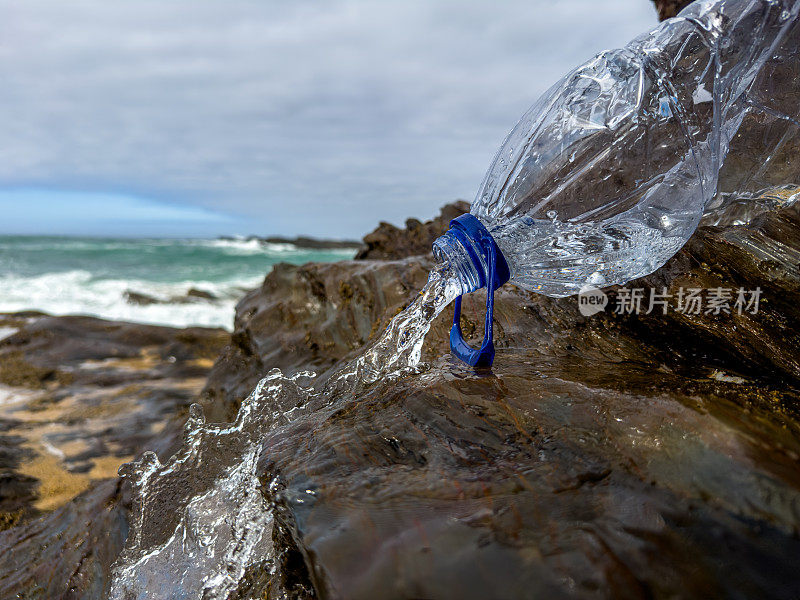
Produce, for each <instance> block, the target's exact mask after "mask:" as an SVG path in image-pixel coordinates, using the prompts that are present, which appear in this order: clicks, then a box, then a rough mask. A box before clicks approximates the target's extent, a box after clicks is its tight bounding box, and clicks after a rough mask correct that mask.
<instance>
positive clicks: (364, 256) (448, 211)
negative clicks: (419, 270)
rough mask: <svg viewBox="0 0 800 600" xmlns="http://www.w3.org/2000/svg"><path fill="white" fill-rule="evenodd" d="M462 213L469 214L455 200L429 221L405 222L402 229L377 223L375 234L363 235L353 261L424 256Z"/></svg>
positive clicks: (413, 220) (460, 203) (466, 208)
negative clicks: (362, 243) (360, 245)
mask: <svg viewBox="0 0 800 600" xmlns="http://www.w3.org/2000/svg"><path fill="white" fill-rule="evenodd" d="M465 212H469V203H467V202H464V201H463V200H459V201H457V202H453V203H451V204H446V205H445V206H443V207H442V210H441V212H440V213H439V216H438V217H436V218H434V219H431V220H430V221H426V222H424V223H423V222H421V221H419V220H417V219H408V220H407V221H406V227H405V229H399V228H398V227H395V226H394V225H392V224H391V223H384V222H381V224H380V225H378V228H377V229H376V230H375V231H373V232H372V233H369V234H367V235H365V236H364V248H362V249H361V250H360V251H359V252H358V253H357V254H356V259H357V260H395V259H398V258H406V257H407V256H416V255H420V254H428V253H430V251H431V244H432V243H433V241H434V240H435V239H436V238H437V237H439V236H440V235H442V234H443V233H444V232H445V231H447V229H448V228H449V225H450V221H451V220H453V219H455V218H456V217H458V216H459V215H462V214H464V213H465Z"/></svg>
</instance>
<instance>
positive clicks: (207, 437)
mask: <svg viewBox="0 0 800 600" xmlns="http://www.w3.org/2000/svg"><path fill="white" fill-rule="evenodd" d="M459 291H460V287H459V285H458V283H457V282H456V281H455V280H454V279H453V278H452V277H450V276H449V273H448V271H447V270H446V269H445V268H444V267H438V268H436V269H434V270H433V271H432V272H431V274H430V277H429V279H428V282H427V284H426V285H425V287H424V288H423V290H422V291H421V292H420V294H419V296H418V297H417V298H416V299H415V300H414V302H412V303H411V305H409V306H408V308H406V309H405V310H404V311H403V312H401V313H400V314H399V315H397V316H396V317H395V318H394V319H392V321H391V323H390V324H389V326H388V327H387V329H386V331H385V332H384V333H383V335H382V336H381V337H380V338H379V339H378V340H377V341H376V342H375V343H374V344H372V345H371V346H370V347H369V348H368V349H367V350H366V351H365V352H364V353H363V354H361V355H360V356H358V357H357V358H355V359H354V360H352V361H350V362H349V363H347V364H346V365H345V366H343V367H342V368H340V369H339V370H338V371H337V372H336V373H334V374H333V375H332V376H331V378H330V379H329V380H328V382H327V384H325V385H324V386H318V387H315V383H316V381H315V379H314V374H313V373H310V372H301V373H297V374H296V375H294V376H293V377H286V376H285V375H284V374H283V373H282V372H281V371H280V370H279V369H273V370H272V371H270V372H269V374H268V375H267V376H266V377H265V378H264V379H262V380H261V381H260V382H259V384H258V385H257V386H256V388H255V390H254V391H253V392H252V393H251V394H250V396H249V397H248V398H247V399H246V400H245V401H244V402H243V403H242V406H241V408H240V410H239V414H238V415H237V418H236V421H235V422H233V423H230V424H207V423H205V419H204V418H203V414H202V409H201V408H200V407H199V406H198V405H193V406H192V408H191V411H190V417H189V419H188V421H187V423H186V426H185V430H184V441H183V445H182V447H181V448H180V450H179V451H178V452H176V454H175V455H174V456H173V457H172V458H170V459H169V460H168V461H167V462H166V463H164V464H161V463H160V462H159V460H158V457H157V456H156V455H155V454H154V453H152V452H146V453H144V454H143V455H142V457H141V458H140V459H139V460H138V461H136V462H133V463H129V464H127V465H124V466H123V467H122V468H121V469H120V475H122V476H124V477H126V478H127V479H128V480H130V482H131V486H132V488H133V496H134V500H133V508H132V516H131V531H130V534H129V536H128V539H127V541H126V545H125V548H124V550H123V552H122V553H121V554H120V556H119V558H118V559H117V561H116V563H115V565H114V569H113V580H112V586H111V593H110V597H111V598H113V599H117V600H131V599H134V598H137V599H138V598H141V599H144V598H187V599H188V598H204V599H208V600H213V599H216V598H226V597H228V596H229V595H230V594H231V593H233V592H235V590H236V589H237V588H238V586H239V584H240V582H241V580H242V578H243V577H244V575H245V573H246V572H247V570H248V569H251V568H254V567H256V566H257V567H258V568H260V569H267V570H268V571H269V572H270V573H274V572H275V570H276V569H277V568H278V567H277V565H276V562H275V555H274V551H273V547H272V526H273V518H272V512H271V509H270V507H269V505H268V503H267V502H266V501H265V499H264V497H263V495H262V493H261V490H260V489H259V486H260V484H259V481H258V476H257V472H256V467H257V464H258V460H259V457H260V453H261V447H262V446H261V444H260V443H259V441H260V440H261V439H263V437H264V435H265V434H266V433H267V432H268V431H270V430H271V429H273V428H275V427H278V426H280V425H284V424H286V423H288V422H290V421H292V420H293V419H295V418H296V417H297V416H299V415H300V414H303V413H307V412H309V411H310V410H312V408H311V404H312V402H311V401H312V400H313V401H314V402H313V407H314V408H315V409H319V407H320V405H322V406H330V405H333V404H337V403H341V402H344V401H346V400H347V399H349V398H352V397H353V396H354V395H356V394H357V393H359V392H361V391H363V390H365V389H366V388H368V387H369V386H370V385H372V384H373V383H375V382H376V381H378V380H386V379H391V378H395V377H400V376H402V375H404V374H406V373H408V372H409V371H411V370H414V369H417V368H418V367H419V361H420V354H421V350H422V344H423V341H424V339H425V335H426V334H427V333H428V331H429V329H430V326H431V323H432V321H433V319H434V318H435V317H436V315H438V314H439V313H440V312H441V311H442V310H443V309H444V307H445V306H447V305H448V304H449V303H450V302H451V301H452V300H453V299H454V298H455V296H456V295H458V293H459ZM303 380H310V381H311V385H309V386H302V385H300V383H299V382H300V381H303ZM272 593H273V594H274V595H272V596H270V597H276V598H278V597H281V592H280V590H275V589H273V590H272Z"/></svg>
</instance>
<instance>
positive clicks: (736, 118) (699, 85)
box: [434, 0, 800, 337]
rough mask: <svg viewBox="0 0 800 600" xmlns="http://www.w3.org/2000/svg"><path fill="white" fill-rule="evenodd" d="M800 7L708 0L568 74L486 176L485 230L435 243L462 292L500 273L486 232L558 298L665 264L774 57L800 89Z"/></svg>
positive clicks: (757, 99) (480, 225) (481, 210)
mask: <svg viewBox="0 0 800 600" xmlns="http://www.w3.org/2000/svg"><path fill="white" fill-rule="evenodd" d="M798 12H800V0H698V1H696V2H694V3H693V4H691V5H690V6H689V7H687V8H686V9H685V10H684V11H683V12H681V14H680V15H679V16H678V17H676V18H673V19H670V20H667V21H665V22H664V23H662V24H661V25H660V26H659V27H657V28H656V29H654V30H653V31H652V32H650V33H647V34H645V35H642V36H640V37H638V38H636V39H635V40H633V41H632V42H631V43H629V44H628V45H627V46H625V47H624V48H622V49H618V50H610V51H606V52H602V53H600V54H599V55H597V56H596V57H595V58H593V59H592V60H590V61H588V62H587V63H585V64H584V65H582V66H580V67H578V68H577V69H575V70H573V71H572V72H570V73H569V74H568V75H566V76H565V77H564V78H563V79H561V81H559V82H558V83H556V84H555V85H554V86H553V87H552V88H550V90H549V91H548V92H546V93H545V94H544V95H543V96H542V97H541V98H540V99H539V100H538V101H537V102H536V103H535V104H534V105H533V106H532V107H531V108H530V110H528V112H527V113H526V114H525V115H524V116H523V117H522V119H521V120H520V121H519V123H517V125H516V126H515V127H514V129H513V130H512V131H511V133H510V134H509V136H508V138H507V139H506V140H505V143H504V144H503V145H502V147H501V148H500V150H499V151H498V153H497V155H496V157H495V159H494V162H493V164H492V166H491V167H490V169H489V171H488V173H487V174H486V177H485V179H484V181H483V184H482V185H481V188H480V191H479V192H478V195H477V198H476V199H475V201H474V202H473V204H472V208H471V215H472V217H474V218H476V219H477V221H475V220H474V219H473V220H472V222H471V224H470V227H469V228H468V229H470V231H472V232H473V233H474V232H476V231H477V232H478V233H477V234H476V235H472V234H470V233H469V232H467V233H466V234H463V232H462V235H454V233H457V232H456V231H455V229H453V230H451V231H450V232H448V233H446V234H445V235H444V236H442V237H441V238H439V239H438V240H437V241H436V242H435V243H434V254H435V255H436V256H437V258H439V259H440V260H441V261H443V262H448V263H449V264H450V266H451V269H452V271H453V272H454V273H456V274H457V277H458V279H459V280H460V282H461V287H462V292H463V293H468V292H471V291H474V290H475V289H478V288H480V287H482V286H483V285H486V284H487V281H488V279H489V278H488V273H489V264H488V262H489V254H488V253H487V251H486V239H489V238H486V239H483V238H485V236H484V235H483V234H482V233H481V232H488V234H490V236H491V239H490V240H489V241H490V242H491V243H492V244H496V246H495V248H496V249H499V253H500V255H501V258H500V260H502V259H505V265H504V266H507V269H508V271H509V273H508V277H509V278H510V280H511V281H512V282H513V283H515V284H517V285H519V286H521V287H523V288H526V289H528V290H531V291H534V292H538V293H542V294H546V295H548V296H555V297H560V296H568V295H571V294H576V293H578V292H579V291H580V290H581V289H582V288H584V287H585V286H587V285H593V286H596V287H602V286H606V285H613V284H620V283H625V282H627V281H630V280H632V279H634V278H636V277H640V276H642V275H646V274H648V273H651V272H652V271H654V270H656V269H657V268H658V267H660V266H661V265H663V264H664V263H665V262H666V261H667V260H668V259H669V258H670V257H671V256H673V255H674V254H675V253H676V252H677V251H678V250H679V249H680V248H681V246H683V245H684V244H685V243H686V241H687V240H688V239H689V237H690V236H691V235H692V233H693V232H694V231H695V229H696V228H697V226H698V224H699V222H700V220H701V218H702V217H703V215H704V213H705V212H707V211H709V210H711V209H712V208H713V209H714V210H718V208H719V206H718V196H717V188H718V178H719V173H720V169H721V167H722V165H723V162H724V161H725V159H726V156H727V154H728V150H729V146H730V142H731V140H732V138H733V137H734V135H735V134H736V132H737V130H738V129H739V127H740V125H741V123H742V121H743V119H744V118H745V116H746V115H748V114H750V113H752V112H753V110H754V108H758V109H760V110H762V112H764V114H770V113H769V110H768V108H769V107H765V106H764V105H763V103H764V98H763V97H764V93H763V92H764V85H765V83H764V82H765V81H767V80H768V77H769V73H766V71H767V69H765V65H768V64H770V62H771V61H773V62H774V61H775V60H777V59H780V60H781V62H780V64H781V65H782V66H783V67H786V64H787V63H788V64H789V71H790V77H789V79H792V77H791V72H793V73H794V76H793V81H794V83H793V85H794V86H795V89H797V87H796V86H797V83H796V82H797V71H798V62H799V61H798V38H800V30H799V28H798ZM787 48H788V50H787ZM792 49H793V50H792ZM794 97H795V100H794V102H795V104H797V102H798V101H800V100H798V98H797V95H796V94H795V96H794ZM795 108H796V107H795ZM793 110H794V109H793ZM794 114H795V115H796V114H797V111H796V110H795V111H794ZM786 118H789V117H786ZM790 120H791V119H790ZM795 124H797V121H795ZM787 126H788V124H787ZM484 228H485V229H484ZM479 230H480V231H479ZM495 283H496V284H498V285H502V283H503V282H502V281H499V280H498V281H495ZM489 333H490V332H489ZM489 337H491V336H489Z"/></svg>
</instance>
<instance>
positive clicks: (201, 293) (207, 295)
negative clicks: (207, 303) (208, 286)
mask: <svg viewBox="0 0 800 600" xmlns="http://www.w3.org/2000/svg"><path fill="white" fill-rule="evenodd" d="M186 296H187V298H198V299H200V300H216V299H217V297H216V296H215V295H214V294H212V293H211V292H207V291H205V290H198V289H197V288H190V289H189V291H188V292H186Z"/></svg>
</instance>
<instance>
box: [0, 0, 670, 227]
mask: <svg viewBox="0 0 800 600" xmlns="http://www.w3.org/2000/svg"><path fill="white" fill-rule="evenodd" d="M0 14H2V15H4V17H3V19H2V22H0V81H2V82H3V90H2V93H0V186H21V185H27V186H36V187H50V188H54V189H79V190H80V189H86V190H99V191H125V192H133V193H138V194H141V195H143V196H147V197H153V198H159V199H169V200H171V201H174V202H179V203H187V204H196V205H201V206H205V207H209V208H213V209H216V210H225V211H228V212H231V213H234V214H238V215H242V216H243V217H244V218H245V219H246V220H247V222H248V223H249V227H250V228H251V230H250V231H242V233H251V232H254V233H255V232H267V233H275V232H279V231H284V232H286V233H300V232H303V233H312V234H317V235H349V236H353V235H359V234H361V233H363V232H364V231H366V230H368V229H370V228H371V227H372V226H373V225H374V224H375V223H376V222H377V221H378V220H381V219H383V220H387V219H388V220H393V221H401V220H402V219H403V218H405V217H406V216H412V215H414V216H420V217H425V216H428V215H431V214H432V213H434V212H435V211H436V210H437V209H438V207H439V206H440V205H441V204H442V203H443V202H445V201H449V200H451V199H454V198H456V197H465V198H471V197H472V196H473V195H474V193H475V189H476V188H477V186H478V184H479V183H480V179H481V177H482V176H483V173H484V171H485V170H486V168H487V167H488V164H489V161H490V160H491V158H492V156H493V154H494V152H495V150H496V148H497V147H498V145H499V144H500V142H501V141H502V138H503V136H504V135H505V134H506V132H507V131H508V130H509V129H510V128H511V127H512V126H513V124H514V122H515V120H516V119H517V118H518V117H519V116H520V115H521V114H522V113H523V112H524V110H525V109H526V108H527V107H528V106H529V105H530V104H531V103H532V102H533V101H534V100H535V99H536V97H537V96H538V95H539V94H540V93H541V92H543V91H544V90H545V89H546V88H547V87H548V86H549V85H550V84H551V83H552V82H553V81H555V80H556V79H557V78H558V77H559V76H560V75H561V74H562V73H563V72H565V71H566V70H567V69H569V68H570V67H572V66H574V65H575V64H577V63H579V62H582V61H583V60H585V59H587V58H589V57H590V56H591V55H592V54H593V53H595V52H596V51H598V50H601V49H603V48H607V47H616V46H621V45H623V44H624V43H626V42H627V41H628V40H629V39H630V38H632V37H633V36H635V35H636V34H638V33H640V32H641V31H643V30H646V29H648V28H650V27H653V26H655V14H654V11H653V9H652V8H651V7H650V3H649V1H648V0H608V1H606V2H595V1H593V0H569V1H568V2H567V1H556V2H553V1H551V0H548V1H545V0H541V1H539V2H531V1H530V0H528V1H523V0H509V1H506V2H468V1H463V0H462V1H458V2H456V1H452V0H442V1H430V0H428V1H425V0H405V1H402V2H401V1H397V2H378V1H375V0H352V1H336V0H334V1H328V2H317V1H311V0H305V1H301V2H296V3H285V2H281V3H278V2H238V1H233V2H222V1H219V2H211V1H205V2H202V1H198V2H188V1H180V2H163V1H150V0H143V1H137V2H113V3H112V2H103V1H100V0H98V1H96V2H70V3H64V2H61V1H59V0H27V1H26V2H25V3H19V2H12V1H8V0H0Z"/></svg>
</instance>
